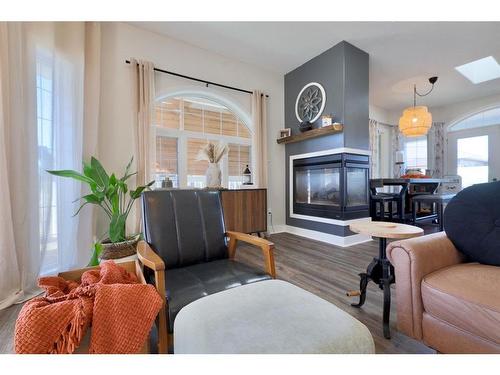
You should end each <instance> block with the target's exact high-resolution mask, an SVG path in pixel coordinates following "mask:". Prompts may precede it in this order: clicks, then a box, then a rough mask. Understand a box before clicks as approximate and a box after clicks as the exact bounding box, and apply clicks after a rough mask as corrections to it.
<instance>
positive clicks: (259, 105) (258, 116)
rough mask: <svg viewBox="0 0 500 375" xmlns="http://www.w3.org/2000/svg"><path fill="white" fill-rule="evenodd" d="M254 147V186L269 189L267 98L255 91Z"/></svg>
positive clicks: (253, 97)
mask: <svg viewBox="0 0 500 375" xmlns="http://www.w3.org/2000/svg"><path fill="white" fill-rule="evenodd" d="M252 130H253V134H252V138H253V139H252V147H253V153H252V154H253V156H254V163H253V165H254V171H252V174H253V176H254V184H255V185H256V186H257V187H260V188H266V187H267V169H268V168H267V164H268V162H269V161H268V159H267V98H266V95H264V93H262V92H261V91H259V90H254V91H253V94H252Z"/></svg>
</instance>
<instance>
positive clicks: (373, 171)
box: [368, 119, 380, 178]
mask: <svg viewBox="0 0 500 375" xmlns="http://www.w3.org/2000/svg"><path fill="white" fill-rule="evenodd" d="M368 122H369V134H370V151H371V156H370V177H371V178H377V177H380V165H379V161H380V149H379V148H380V147H379V145H380V126H379V123H378V121H377V120H372V119H370V120H369V121H368Z"/></svg>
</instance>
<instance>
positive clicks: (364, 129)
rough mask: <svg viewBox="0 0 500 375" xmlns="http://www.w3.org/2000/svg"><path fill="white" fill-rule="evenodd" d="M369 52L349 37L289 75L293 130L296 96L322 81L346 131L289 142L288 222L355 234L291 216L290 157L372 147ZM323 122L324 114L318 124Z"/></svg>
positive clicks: (329, 109)
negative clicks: (338, 149)
mask: <svg viewBox="0 0 500 375" xmlns="http://www.w3.org/2000/svg"><path fill="white" fill-rule="evenodd" d="M368 64H369V56H368V54H367V53H366V52H364V51H362V50H360V49H359V48H357V47H355V46H353V45H352V44H350V43H347V42H345V41H343V42H341V43H339V44H336V45H335V46H333V47H332V48H330V49H329V50H327V51H325V52H323V53H322V54H320V55H318V56H316V57H314V58H313V59H311V60H309V61H308V62H306V63H305V64H303V65H301V66H299V67H298V68H296V69H294V70H292V71H291V72H289V73H287V74H286V75H285V127H287V128H291V129H292V134H297V133H299V130H298V125H299V121H298V120H297V118H296V117H295V100H296V98H297V95H298V93H299V92H300V90H301V89H302V87H304V85H306V84H308V83H309V82H318V83H320V84H321V85H323V87H324V88H325V92H326V104H325V109H324V111H323V114H324V115H327V114H332V115H333V117H334V121H337V122H340V123H342V124H344V131H343V132H342V133H340V134H333V135H329V136H325V137H319V138H313V139H309V140H306V141H303V142H297V143H290V144H286V145H285V148H286V149H285V158H286V160H285V165H286V197H285V199H286V202H285V204H286V217H287V220H286V223H287V224H288V225H292V226H296V227H300V228H304V229H310V230H316V231H320V232H324V233H329V234H334V235H338V236H348V235H350V234H352V233H351V232H350V231H349V229H348V227H344V226H337V225H333V224H326V223H319V222H315V221H308V220H301V219H295V218H290V206H289V202H290V201H289V199H290V197H289V191H290V186H289V181H290V176H289V171H290V165H289V157H290V155H297V154H303V153H308V152H314V151H323V150H327V149H332V148H339V147H350V148H357V149H362V150H368V149H369V132H368V89H369V86H368V85H369V65H368ZM320 126H321V118H320V119H319V120H317V121H316V122H315V124H314V127H320Z"/></svg>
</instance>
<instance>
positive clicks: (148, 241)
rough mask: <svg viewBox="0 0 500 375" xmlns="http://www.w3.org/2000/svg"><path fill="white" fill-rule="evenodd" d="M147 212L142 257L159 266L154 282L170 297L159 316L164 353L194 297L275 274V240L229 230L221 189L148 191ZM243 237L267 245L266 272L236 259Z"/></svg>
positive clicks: (144, 198) (149, 265) (153, 266)
mask: <svg viewBox="0 0 500 375" xmlns="http://www.w3.org/2000/svg"><path fill="white" fill-rule="evenodd" d="M242 214H244V213H242ZM142 217H143V231H144V238H145V241H141V242H140V243H139V245H138V257H139V260H140V261H141V263H142V264H143V265H144V266H146V267H147V268H149V269H150V270H152V271H154V274H153V273H151V272H150V273H149V281H150V282H152V283H154V284H156V287H157V289H158V290H159V292H160V294H162V295H164V296H165V312H164V314H160V317H159V327H158V330H159V338H158V343H159V344H158V346H159V349H158V350H159V352H165V351H166V350H167V346H168V341H170V340H169V339H171V334H172V332H173V326H174V320H175V317H176V315H177V313H178V312H179V311H180V310H181V309H182V308H183V307H184V306H186V305H187V304H189V303H190V302H192V301H195V300H197V299H199V298H202V297H204V296H207V295H210V294H213V293H217V292H220V291H223V290H225V289H229V288H234V287H237V286H240V285H245V284H249V283H254V282H258V281H262V280H268V279H270V278H274V277H275V267H274V258H273V248H274V245H273V244H272V243H271V242H269V241H267V240H265V239H262V238H259V237H255V236H250V235H248V234H243V233H236V232H226V231H225V227H224V216H223V211H222V205H221V200H220V193H219V191H209V190H160V191H147V192H144V193H143V195H142ZM240 240H241V241H245V242H248V243H251V244H254V245H256V246H258V247H260V248H261V249H262V251H263V252H264V257H265V271H264V270H260V269H256V268H254V267H252V266H249V265H246V264H243V263H240V262H237V261H235V260H234V255H235V251H236V245H237V242H238V241H240ZM145 274H146V275H147V272H145ZM167 331H168V338H167Z"/></svg>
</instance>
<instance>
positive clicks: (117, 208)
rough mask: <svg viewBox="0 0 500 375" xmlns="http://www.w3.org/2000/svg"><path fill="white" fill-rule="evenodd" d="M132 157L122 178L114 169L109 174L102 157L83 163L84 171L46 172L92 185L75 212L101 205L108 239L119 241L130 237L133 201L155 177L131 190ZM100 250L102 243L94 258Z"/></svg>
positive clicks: (96, 248) (98, 245)
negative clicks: (106, 218)
mask: <svg viewBox="0 0 500 375" xmlns="http://www.w3.org/2000/svg"><path fill="white" fill-rule="evenodd" d="M133 160H134V158H133V157H132V158H131V159H130V162H129V163H128V164H127V166H126V168H125V172H124V174H123V176H122V177H120V178H118V177H116V175H115V174H114V173H112V174H111V175H109V174H108V173H107V172H106V170H105V169H104V167H103V166H102V164H101V163H100V162H99V160H97V159H96V158H94V157H92V158H91V159H90V163H85V162H84V163H83V173H80V172H77V171H74V170H58V171H47V172H48V173H50V174H53V175H55V176H60V177H67V178H72V179H74V180H77V181H81V182H84V183H86V184H87V185H88V186H89V188H90V194H86V195H84V196H82V197H80V198H78V199H77V200H82V201H83V203H82V205H81V206H80V208H79V209H78V210H77V211H76V212H75V214H74V215H73V216H76V215H78V213H79V212H80V211H81V210H82V208H83V207H85V206H86V205H87V204H94V205H97V206H99V207H101V208H102V209H103V211H104V212H105V213H106V216H107V217H108V218H109V228H108V231H107V235H108V236H109V240H110V241H111V242H113V243H117V242H122V241H126V240H127V239H128V238H129V237H127V235H126V222H127V217H128V215H129V213H130V210H131V209H132V206H133V203H134V201H135V200H136V199H137V198H139V197H140V196H141V194H142V192H143V191H144V190H146V189H148V188H149V187H150V186H151V185H152V184H153V183H154V181H151V182H149V183H148V184H147V185H144V186H138V187H136V188H135V189H134V190H130V188H129V186H128V185H127V180H128V179H129V178H130V177H132V176H134V175H135V174H137V172H134V173H131V172H130V167H131V165H132V161H133ZM127 193H128V194H127ZM101 250H102V245H101V244H100V243H97V244H95V246H94V255H93V258H94V257H95V258H97V257H98V255H99V253H100V251H101ZM91 263H92V261H91Z"/></svg>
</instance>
